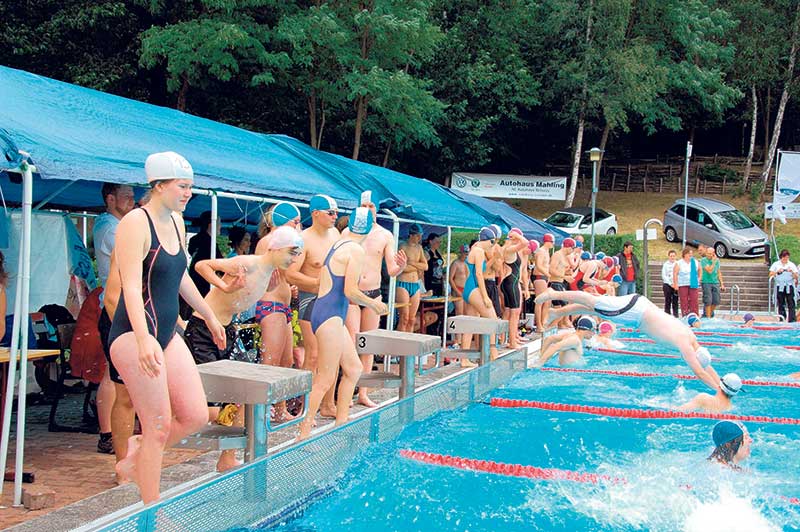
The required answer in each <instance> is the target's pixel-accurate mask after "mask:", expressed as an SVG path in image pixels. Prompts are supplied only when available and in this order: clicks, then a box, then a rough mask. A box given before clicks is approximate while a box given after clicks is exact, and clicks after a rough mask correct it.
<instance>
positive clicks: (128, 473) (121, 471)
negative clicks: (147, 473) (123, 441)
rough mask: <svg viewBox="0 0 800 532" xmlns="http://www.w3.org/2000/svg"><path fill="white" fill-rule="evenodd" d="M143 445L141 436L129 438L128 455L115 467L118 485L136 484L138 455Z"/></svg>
mask: <svg viewBox="0 0 800 532" xmlns="http://www.w3.org/2000/svg"><path fill="white" fill-rule="evenodd" d="M141 445H142V437H141V436H131V437H130V438H128V454H127V455H125V458H123V459H122V460H120V461H119V462H117V465H116V467H115V469H116V471H117V482H118V483H120V484H124V483H126V482H136V455H137V453H138V452H139V447H140V446H141Z"/></svg>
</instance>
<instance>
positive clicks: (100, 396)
mask: <svg viewBox="0 0 800 532" xmlns="http://www.w3.org/2000/svg"><path fill="white" fill-rule="evenodd" d="M100 193H101V194H102V195H103V203H105V206H106V212H104V213H103V214H101V215H100V216H98V217H97V218H96V219H95V221H94V229H93V231H92V240H93V242H94V256H95V259H96V260H97V275H98V277H99V278H100V285H101V286H102V287H103V288H104V289H105V287H106V282H107V281H108V274H109V270H110V268H111V253H113V251H114V240H115V236H116V234H117V226H118V225H119V221H120V220H121V219H122V217H123V216H125V215H126V214H128V213H129V212H130V211H132V210H133V204H134V196H133V188H131V187H129V186H128V185H118V184H116V183H103V188H102V189H101V190H100ZM100 305H101V307H102V305H103V294H100ZM98 334H100V333H99V332H98ZM116 396H117V394H116V389H115V386H114V382H113V381H112V380H111V374H110V369H109V367H108V364H106V370H105V372H104V373H103V380H101V381H100V386H99V387H98V388H97V399H96V401H97V422H98V424H99V425H100V438H99V439H98V441H97V452H98V453H104V454H111V453H113V452H114V447H113V443H112V438H111V410H112V408H113V406H114V401H115V400H116Z"/></svg>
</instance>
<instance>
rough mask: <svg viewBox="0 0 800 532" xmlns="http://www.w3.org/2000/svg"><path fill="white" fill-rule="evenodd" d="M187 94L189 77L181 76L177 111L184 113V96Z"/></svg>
mask: <svg viewBox="0 0 800 532" xmlns="http://www.w3.org/2000/svg"><path fill="white" fill-rule="evenodd" d="M188 92H189V76H183V82H182V83H181V88H180V90H179V91H178V103H177V105H176V107H177V108H178V111H186V94H187V93H188Z"/></svg>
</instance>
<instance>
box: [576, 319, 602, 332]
mask: <svg viewBox="0 0 800 532" xmlns="http://www.w3.org/2000/svg"><path fill="white" fill-rule="evenodd" d="M575 328H576V329H577V330H579V331H593V330H595V328H597V322H596V321H595V320H594V318H591V317H589V316H582V317H580V318H578V322H577V323H576V324H575Z"/></svg>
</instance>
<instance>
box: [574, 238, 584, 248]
mask: <svg viewBox="0 0 800 532" xmlns="http://www.w3.org/2000/svg"><path fill="white" fill-rule="evenodd" d="M575 247H576V248H582V247H583V242H581V241H580V240H576V241H575Z"/></svg>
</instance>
